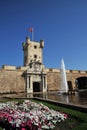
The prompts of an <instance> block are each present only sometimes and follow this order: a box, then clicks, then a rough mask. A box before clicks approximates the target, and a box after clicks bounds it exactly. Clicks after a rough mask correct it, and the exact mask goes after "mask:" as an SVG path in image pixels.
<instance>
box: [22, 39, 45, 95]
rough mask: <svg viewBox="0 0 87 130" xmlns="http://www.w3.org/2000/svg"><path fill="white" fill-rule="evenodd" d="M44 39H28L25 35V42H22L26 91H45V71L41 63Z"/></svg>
mask: <svg viewBox="0 0 87 130" xmlns="http://www.w3.org/2000/svg"><path fill="white" fill-rule="evenodd" d="M43 47H44V41H43V40H40V42H34V41H30V38H29V37H26V42H25V43H23V51H24V66H25V67H26V66H27V67H28V69H27V70H26V72H25V80H26V92H27V93H32V92H46V91H47V73H46V71H45V67H44V65H43V54H42V50H43Z"/></svg>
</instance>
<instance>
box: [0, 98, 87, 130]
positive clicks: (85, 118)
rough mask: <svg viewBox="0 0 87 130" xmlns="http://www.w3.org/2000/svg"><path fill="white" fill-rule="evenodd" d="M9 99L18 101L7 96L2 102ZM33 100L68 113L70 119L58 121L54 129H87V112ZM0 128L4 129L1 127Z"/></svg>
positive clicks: (0, 100) (0, 129)
mask: <svg viewBox="0 0 87 130" xmlns="http://www.w3.org/2000/svg"><path fill="white" fill-rule="evenodd" d="M7 101H17V100H16V99H6V98H3V99H0V102H7ZM22 101H23V100H19V103H21V102H22ZM32 101H34V102H37V103H43V104H44V105H46V106H48V107H49V108H50V109H54V110H57V111H61V112H64V113H67V114H68V119H66V120H65V121H63V122H60V123H57V125H56V127H55V128H54V129H53V130H87V114H86V113H83V112H79V111H76V110H72V109H68V108H65V107H60V106H58V105H53V104H50V103H47V102H45V101H37V100H32ZM0 130H2V128H1V127H0Z"/></svg>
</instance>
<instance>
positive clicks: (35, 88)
mask: <svg viewBox="0 0 87 130" xmlns="http://www.w3.org/2000/svg"><path fill="white" fill-rule="evenodd" d="M33 92H40V83H39V82H33Z"/></svg>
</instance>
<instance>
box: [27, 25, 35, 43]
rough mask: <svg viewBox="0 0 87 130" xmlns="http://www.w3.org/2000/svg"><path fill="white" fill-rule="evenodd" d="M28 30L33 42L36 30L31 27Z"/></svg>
mask: <svg viewBox="0 0 87 130" xmlns="http://www.w3.org/2000/svg"><path fill="white" fill-rule="evenodd" d="M28 30H29V32H30V33H31V37H32V41H33V38H34V34H33V32H34V29H33V28H32V27H31V28H29V29H28Z"/></svg>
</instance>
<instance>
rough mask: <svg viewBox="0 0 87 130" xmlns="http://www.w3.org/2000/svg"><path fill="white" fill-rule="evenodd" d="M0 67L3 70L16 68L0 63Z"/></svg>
mask: <svg viewBox="0 0 87 130" xmlns="http://www.w3.org/2000/svg"><path fill="white" fill-rule="evenodd" d="M2 69H4V70H16V66H10V65H2Z"/></svg>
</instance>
